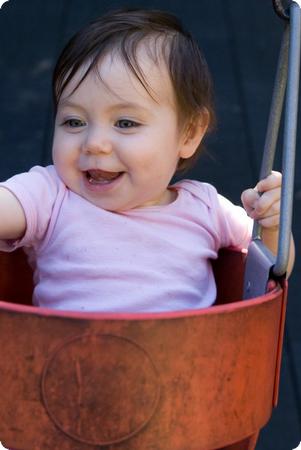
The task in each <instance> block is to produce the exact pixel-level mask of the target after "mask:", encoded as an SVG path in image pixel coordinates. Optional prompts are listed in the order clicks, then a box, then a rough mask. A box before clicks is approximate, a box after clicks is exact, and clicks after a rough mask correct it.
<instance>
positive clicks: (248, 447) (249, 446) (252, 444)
mask: <svg viewBox="0 0 301 450" xmlns="http://www.w3.org/2000/svg"><path fill="white" fill-rule="evenodd" d="M258 436H259V431H258V432H257V433H254V434H252V435H251V436H249V437H248V438H246V439H243V440H242V441H239V442H236V443H235V444H231V445H228V446H226V447H222V448H218V449H216V450H255V448H256V443H257V440H258Z"/></svg>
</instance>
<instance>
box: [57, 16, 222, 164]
mask: <svg viewBox="0 0 301 450" xmlns="http://www.w3.org/2000/svg"><path fill="white" fill-rule="evenodd" d="M142 41H143V43H145V45H146V46H147V49H148V51H149V54H150V56H151V57H152V58H153V59H154V62H158V57H162V56H163V59H164V62H165V64H166V67H167V69H168V71H169V74H170V79H171V82H172V85H173V89H174V94H175V100H176V105H177V110H178V117H179V122H180V124H181V127H183V128H185V127H187V126H188V125H189V124H191V123H193V121H194V120H195V119H197V118H198V117H199V115H200V113H202V112H203V111H204V109H206V110H207V111H208V113H209V127H208V129H209V130H210V129H211V128H212V127H213V125H214V124H215V114H214V107H213V93H212V82H211V76H210V73H209V70H208V66H207V63H206V61H205V59H204V57H203V55H202V53H201V51H200V49H199V47H198V45H197V43H196V42H195V40H194V39H193V38H192V37H191V35H190V34H189V33H188V32H187V31H186V30H184V28H183V27H182V25H181V23H180V21H179V20H178V19H177V18H176V17H175V16H174V15H172V14H169V13H166V12H162V11H156V10H140V9H122V10H117V11H112V12H109V13H107V14H105V15H103V16H101V17H100V18H98V19H96V20H94V21H93V22H91V23H90V24H88V25H87V26H85V27H84V28H83V29H81V30H80V31H79V32H78V33H76V34H75V35H74V36H73V37H72V38H71V39H70V41H69V42H68V43H67V45H66V47H65V48H64V49H63V51H62V53H61V54H60V56H59V58H58V61H57V64H56V66H55V69H54V73H53V80H52V88H53V101H54V109H55V113H56V111H57V106H58V103H59V100H60V97H61V95H62V92H63V91H64V89H65V88H66V86H67V85H68V83H69V82H70V81H71V79H72V78H73V77H74V75H75V74H76V72H77V71H78V69H79V68H80V67H82V66H83V65H84V64H87V70H86V72H85V73H84V75H83V76H82V78H81V79H80V81H79V83H78V84H77V86H76V87H75V89H74V90H76V89H77V88H78V86H79V85H80V84H81V83H82V81H83V80H84V79H85V78H86V76H87V75H88V73H89V72H90V71H91V70H92V69H93V70H96V71H97V65H98V63H99V62H100V61H101V59H102V58H103V57H104V56H105V55H106V54H108V53H109V52H111V51H117V52H118V55H119V56H120V57H121V58H122V59H123V61H124V63H125V64H126V65H127V66H128V67H129V68H130V70H131V71H132V72H133V74H134V75H135V76H136V77H137V78H138V80H139V81H140V83H141V84H142V85H143V87H144V88H145V89H146V90H147V92H148V93H149V95H151V92H150V89H149V85H148V83H147V80H146V77H145V74H144V73H143V72H142V70H141V68H140V66H139V61H138V60H137V47H138V45H139V44H140V43H141V42H142ZM73 92H74V91H73ZM201 150H202V145H200V146H199V148H198V150H197V151H196V152H195V154H194V155H193V156H192V157H191V158H188V159H180V161H179V164H178V167H177V170H186V169H187V168H189V167H191V166H192V165H193V164H194V163H195V161H196V159H197V157H198V155H199V153H200V152H201Z"/></svg>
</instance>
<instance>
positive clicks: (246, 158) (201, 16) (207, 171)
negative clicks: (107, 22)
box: [0, 0, 301, 450]
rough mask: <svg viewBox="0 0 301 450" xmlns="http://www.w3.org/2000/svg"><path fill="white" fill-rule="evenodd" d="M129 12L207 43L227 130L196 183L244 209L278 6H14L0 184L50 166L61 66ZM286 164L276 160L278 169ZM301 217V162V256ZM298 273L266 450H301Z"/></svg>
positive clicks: (277, 30)
mask: <svg viewBox="0 0 301 450" xmlns="http://www.w3.org/2000/svg"><path fill="white" fill-rule="evenodd" d="M120 6H131V7H148V8H149V7H152V8H159V9H165V10H168V11H170V12H173V13H175V14H176V15H178V16H179V17H180V18H181V19H182V21H183V22H184V24H185V25H186V26H187V28H189V30H190V31H191V32H192V34H193V35H194V36H195V37H196V39H197V40H198V42H199V44H200V46H201V48H202V49H203V51H204V53H205V55H206V57H207V60H208V63H209V66H210V67H211V72H212V75H213V78H214V82H215V91H216V109H217V115H218V126H217V130H216V132H215V134H214V135H212V136H210V137H209V138H208V139H207V147H208V155H206V156H203V157H202V158H201V159H200V161H199V163H198V165H197V167H195V168H194V169H193V170H192V171H191V173H189V174H188V175H187V176H189V177H194V178H196V179H199V180H203V181H207V182H210V183H213V184H214V185H215V186H216V187H217V189H218V190H219V191H220V192H221V193H222V194H224V195H226V196H227V197H229V198H230V199H231V200H232V201H234V202H239V201H240V193H241V191H242V190H243V189H245V188H247V187H250V186H253V185H254V184H255V183H256V180H257V177H258V173H259V165H260V158H261V151H262V148H263V143H264V135H265V127H266V123H267V118H268V111H269V103H270V97H271V92H272V85H273V80H274V73H275V68H276V63H277V55H278V49H279V45H280V40H281V34H282V30H283V23H282V21H281V20H280V19H279V18H278V17H277V16H276V15H275V13H274V11H273V8H272V4H271V0H199V1H195V2H194V1H191V0H185V1H184V0H173V1H169V0H153V1H148V0H143V1H131V0H129V1H123V0H121V1H117V0H110V1H105V0H97V1H96V0H85V1H84V0H52V1H48V2H45V1H43V0H10V1H9V2H8V3H6V4H4V6H3V7H2V9H1V10H0V46H1V52H0V101H1V121H0V154H1V164H0V179H1V180H3V179H6V178H8V177H9V176H11V175H13V174H15V173H17V172H20V171H25V170H28V169H29V168H30V167H32V166H33V165H35V164H42V165H45V164H48V163H49V162H50V161H51V139H52V114H53V113H52V106H51V91H50V80H51V71H52V68H53V66H54V63H55V60H56V57H57V56H58V53H59V51H60V49H61V48H62V46H63V45H64V44H65V43H66V41H67V39H68V38H69V37H70V36H71V35H72V34H73V33H74V32H75V31H77V29H78V28H79V27H81V26H82V25H83V24H86V23H87V22H88V21H89V20H91V19H93V18H94V17H96V16H98V15H100V14H102V13H103V12H105V11H107V10H108V9H113V8H116V7H120ZM299 134H300V133H299ZM280 144H281V139H280ZM298 149H300V139H298ZM280 160H281V159H280V156H277V161H276V165H275V167H276V168H277V169H279V168H280V164H279V161H280ZM300 208H301V165H300V158H299V157H297V162H296V183H295V203H294V220H293V231H294V236H295V241H296V248H297V253H298V249H299V246H300V238H301V209H300ZM299 273H300V260H299V258H298V254H297V260H296V264H295V269H294V272H293V275H292V276H291V278H290V294H289V304H288V316H287V326H286V335H285V345H284V355H283V364H282V378H281V389H280V400H279V406H278V408H277V409H276V410H275V411H274V413H273V416H272V419H271V421H270V422H269V424H268V425H267V426H266V427H265V429H264V430H263V431H262V433H261V436H260V440H259V443H258V447H257V449H258V450H292V449H293V448H295V447H297V444H299V442H300V441H301V391H300V388H301V326H300V325H301V299H300V298H299V297H300V295H299V291H298V288H299V287H300V281H299V277H298V274H299ZM141 450H143V449H141Z"/></svg>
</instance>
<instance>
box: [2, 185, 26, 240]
mask: <svg viewBox="0 0 301 450" xmlns="http://www.w3.org/2000/svg"><path fill="white" fill-rule="evenodd" d="M0 218H1V219H0V240H5V239H20V238H21V237H22V236H23V235H24V233H25V230H26V218H25V214H24V211H23V208H22V206H21V204H20V202H19V201H18V200H17V198H16V197H15V196H14V195H13V194H12V193H11V192H10V191H9V190H8V189H6V188H4V187H0Z"/></svg>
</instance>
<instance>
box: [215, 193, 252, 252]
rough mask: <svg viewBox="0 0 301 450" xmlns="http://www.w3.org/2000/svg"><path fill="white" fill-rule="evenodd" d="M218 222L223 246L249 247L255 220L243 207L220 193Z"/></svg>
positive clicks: (218, 196)
mask: <svg viewBox="0 0 301 450" xmlns="http://www.w3.org/2000/svg"><path fill="white" fill-rule="evenodd" d="M217 198H218V204H219V208H218V215H219V217H218V223H219V232H220V246H221V247H237V248H247V247H248V245H249V242H250V240H251V237H252V228H253V220H252V219H251V218H250V217H249V216H248V215H247V213H246V211H245V210H244V209H243V208H242V207H241V206H237V205H234V204H233V203H231V202H230V201H229V200H228V199H226V198H225V197H223V196H222V195H220V194H218V195H217Z"/></svg>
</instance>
